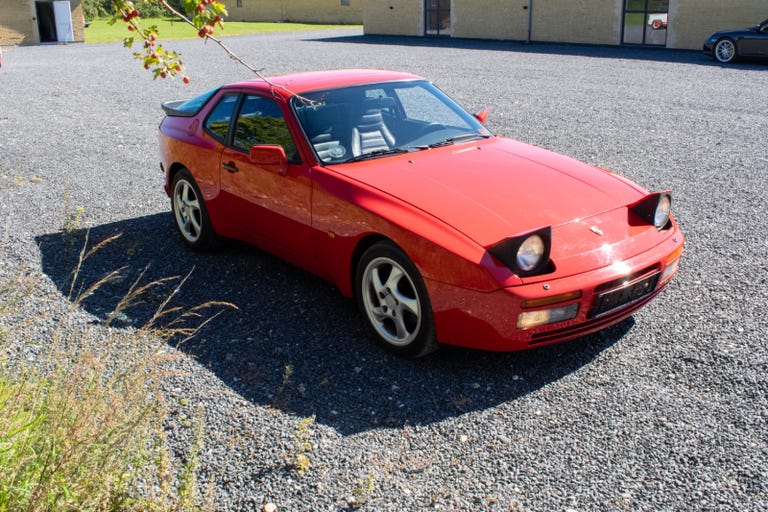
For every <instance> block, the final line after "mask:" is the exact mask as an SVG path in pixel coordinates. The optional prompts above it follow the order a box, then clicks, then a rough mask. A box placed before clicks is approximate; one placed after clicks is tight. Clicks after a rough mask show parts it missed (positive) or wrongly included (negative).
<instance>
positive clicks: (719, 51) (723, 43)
mask: <svg viewBox="0 0 768 512" xmlns="http://www.w3.org/2000/svg"><path fill="white" fill-rule="evenodd" d="M714 55H715V59H717V61H718V62H722V63H723V64H729V63H731V62H733V61H734V59H735V58H736V45H735V44H734V42H733V41H732V40H730V39H720V40H719V41H718V42H717V43H715V51H714Z"/></svg>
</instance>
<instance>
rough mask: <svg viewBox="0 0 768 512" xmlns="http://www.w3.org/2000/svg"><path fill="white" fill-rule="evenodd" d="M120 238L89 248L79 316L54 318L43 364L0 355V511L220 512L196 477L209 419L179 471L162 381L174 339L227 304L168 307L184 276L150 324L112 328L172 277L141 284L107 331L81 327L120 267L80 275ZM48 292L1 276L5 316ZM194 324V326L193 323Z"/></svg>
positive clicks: (33, 282)
mask: <svg viewBox="0 0 768 512" xmlns="http://www.w3.org/2000/svg"><path fill="white" fill-rule="evenodd" d="M115 238H116V237H113V238H110V239H107V240H105V241H103V242H100V243H98V244H96V245H95V246H93V247H91V248H88V247H87V241H86V245H85V246H84V247H83V249H82V251H81V253H80V257H79V261H78V264H77V267H76V268H75V269H74V270H73V274H72V279H71V281H70V282H71V288H70V293H71V294H72V295H74V296H73V297H70V304H71V308H70V309H69V312H68V313H67V314H64V315H62V316H61V317H59V318H58V319H57V320H56V322H55V326H54V328H53V330H52V333H51V334H50V336H49V337H48V339H46V340H45V354H44V357H42V358H39V357H38V358H37V361H35V362H27V361H25V360H23V358H22V360H19V359H20V358H18V357H15V358H14V357H10V356H9V355H6V356H3V357H2V359H0V510H28V511H45V510H92V511H101V510H110V511H114V510H142V511H144V510H147V511H185V510H204V509H210V508H212V506H211V503H210V498H209V497H206V496H205V494H204V493H203V492H201V490H200V487H199V485H198V482H197V478H196V471H197V466H198V464H199V461H198V457H197V454H198V452H199V450H200V449H201V447H202V440H203V433H204V420H203V411H202V410H200V411H199V412H198V418H197V428H196V429H195V434H194V439H193V441H192V446H191V447H190V448H189V453H188V455H187V456H186V457H185V459H186V462H185V463H183V464H182V463H180V462H179V461H177V460H175V459H174V458H173V457H172V455H171V454H170V452H169V450H168V448H167V445H166V442H165V433H164V427H163V422H164V420H165V418H166V410H165V405H164V401H163V394H162V392H161V384H162V382H163V378H164V375H165V374H166V372H167V371H168V368H169V357H171V356H169V354H172V353H174V351H173V350H170V349H169V348H168V345H167V343H166V342H167V341H168V340H169V339H171V338H173V339H179V338H182V339H185V338H188V337H189V336H193V335H194V334H195V333H196V332H197V331H198V330H199V329H200V327H201V326H202V325H204V324H205V323H206V322H207V321H209V320H210V319H211V318H212V317H211V316H205V315H206V313H210V312H211V311H212V310H211V309H210V308H212V307H214V308H216V309H219V310H221V308H222V307H228V306H229V305H228V304H223V303H208V304H204V305H202V306H200V307H198V308H193V309H192V310H189V311H181V310H180V309H179V308H175V307H169V303H170V300H171V298H172V297H173V295H174V294H175V293H176V292H177V291H178V289H179V287H180V286H182V285H183V283H184V281H185V280H186V278H177V279H176V286H175V287H174V289H173V291H172V292H171V293H170V294H169V296H168V297H167V299H166V300H165V301H163V302H162V304H160V306H159V307H158V308H157V311H156V312H155V314H154V315H153V316H152V317H151V318H150V320H149V321H148V322H147V323H146V324H145V325H144V326H142V327H141V328H138V329H117V328H113V327H111V326H110V322H111V320H112V319H113V318H115V317H117V316H118V315H119V314H120V313H121V312H122V311H124V310H125V309H126V308H128V307H130V306H131V305H132V304H134V303H136V301H138V300H140V298H141V297H142V296H143V295H144V294H146V292H147V291H148V290H150V289H153V288H156V287H158V286H160V285H167V283H168V282H169V281H170V279H163V280H160V281H155V282H151V283H147V284H142V283H141V282H140V281H141V278H139V280H137V281H136V282H135V283H134V284H133V286H132V287H131V289H130V291H129V292H128V294H126V296H125V297H124V298H123V299H122V300H121V301H120V303H119V304H117V305H116V307H115V309H114V312H113V313H112V315H110V317H109V318H107V319H106V320H105V321H104V323H103V324H101V325H94V324H93V323H91V324H88V323H84V322H83V321H82V319H81V318H78V317H82V315H78V314H76V313H77V312H78V311H79V305H80V303H81V301H82V300H83V299H84V298H85V297H87V296H88V295H90V294H91V293H93V292H94V291H96V290H97V289H98V288H99V287H101V286H104V285H105V284H106V283H108V282H110V281H112V280H115V279H117V278H118V277H119V276H120V271H115V272H112V273H109V274H108V275H106V276H104V277H103V278H102V279H100V280H98V281H97V282H96V283H80V282H79V280H78V277H79V273H80V270H81V269H82V267H83V265H85V264H87V260H88V258H89V257H90V256H92V255H93V254H94V253H95V252H97V251H98V250H99V249H100V248H102V247H103V246H104V245H106V244H108V243H110V242H111V241H113V240H114V239H115ZM0 263H2V261H0ZM187 277H188V276H187ZM40 285H41V279H40V278H39V277H34V276H30V275H29V274H27V273H24V272H21V271H19V272H17V273H15V275H13V276H11V277H8V276H5V277H3V276H0V316H2V317H5V318H6V319H8V318H10V317H11V316H14V315H16V314H17V313H18V311H19V308H21V307H22V304H23V303H24V301H26V300H27V299H28V298H30V297H32V296H33V294H34V293H35V291H36V290H37V289H38V287H39V286H40ZM75 292H77V293H75ZM17 316H18V315H17ZM213 316H215V313H214V315H213ZM190 320H193V321H194V325H195V326H193V327H189V325H190ZM4 323H6V330H5V331H2V332H0V353H3V354H11V351H10V346H11V345H15V346H16V347H18V346H19V344H23V343H24V340H21V339H19V336H22V334H20V333H19V332H15V329H14V328H13V327H8V325H7V324H8V322H4ZM23 330H24V329H23V328H20V329H19V331H22V332H23Z"/></svg>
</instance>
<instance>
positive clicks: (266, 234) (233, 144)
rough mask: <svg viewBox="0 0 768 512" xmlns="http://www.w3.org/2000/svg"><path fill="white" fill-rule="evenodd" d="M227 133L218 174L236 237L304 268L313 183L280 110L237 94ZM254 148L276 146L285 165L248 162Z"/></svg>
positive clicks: (265, 101) (308, 249) (265, 99)
mask: <svg viewBox="0 0 768 512" xmlns="http://www.w3.org/2000/svg"><path fill="white" fill-rule="evenodd" d="M230 130H231V135H230V137H229V141H228V144H227V147H226V148H225V149H224V151H223V152H222V157H221V169H220V171H219V172H220V177H221V180H220V183H221V192H222V195H223V196H224V197H226V202H227V206H226V208H227V210H228V216H229V217H230V218H231V219H232V220H233V222H234V223H236V224H237V226H238V229H239V232H240V235H239V236H238V238H242V239H244V240H246V241H248V242H250V243H253V244H254V245H258V246H260V247H262V248H264V249H266V250H268V251H270V252H273V253H275V254H277V255H278V256H280V257H283V258H286V259H288V260H290V261H292V262H294V263H297V264H300V265H304V264H305V263H304V262H305V260H309V259H311V244H310V240H311V237H310V229H311V210H310V208H311V193H312V184H311V180H310V172H309V167H308V166H307V165H305V164H304V163H303V162H302V161H301V157H300V155H299V152H298V150H297V147H296V143H295V142H294V139H293V136H292V135H291V133H290V130H289V128H288V125H287V123H286V121H285V118H284V116H283V111H282V110H281V108H280V105H279V104H278V103H277V102H276V101H275V100H273V99H272V98H268V97H265V96H260V95H257V94H242V95H241V97H240V100H239V104H238V107H237V116H236V118H235V119H234V120H233V123H232V125H231V126H230ZM259 145H279V146H281V147H282V148H283V150H284V151H285V155H286V159H287V166H286V167H285V168H281V167H280V166H279V165H266V164H258V163H254V162H252V161H251V159H250V155H249V154H250V151H251V148H252V147H253V146H259Z"/></svg>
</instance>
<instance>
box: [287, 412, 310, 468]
mask: <svg viewBox="0 0 768 512" xmlns="http://www.w3.org/2000/svg"><path fill="white" fill-rule="evenodd" d="M314 422H315V418H314V417H309V418H304V419H302V420H301V421H300V422H299V424H298V425H296V434H295V435H294V438H293V446H294V450H293V454H292V456H291V460H290V463H291V465H292V466H293V468H294V469H295V470H296V471H298V472H299V473H305V472H306V471H308V470H309V468H310V466H311V461H310V459H309V453H310V452H311V451H312V443H311V442H310V441H309V437H310V435H311V434H312V430H311V429H312V425H313V424H314Z"/></svg>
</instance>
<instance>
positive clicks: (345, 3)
mask: <svg viewBox="0 0 768 512" xmlns="http://www.w3.org/2000/svg"><path fill="white" fill-rule="evenodd" d="M341 5H349V0H341Z"/></svg>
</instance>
